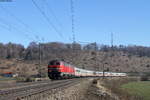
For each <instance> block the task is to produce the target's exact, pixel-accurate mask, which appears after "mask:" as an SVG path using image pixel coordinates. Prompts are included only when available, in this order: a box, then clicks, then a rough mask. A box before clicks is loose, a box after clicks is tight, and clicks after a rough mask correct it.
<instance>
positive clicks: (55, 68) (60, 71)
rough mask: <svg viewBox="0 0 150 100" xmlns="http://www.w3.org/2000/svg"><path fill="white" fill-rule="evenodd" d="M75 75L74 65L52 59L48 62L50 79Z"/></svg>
mask: <svg viewBox="0 0 150 100" xmlns="http://www.w3.org/2000/svg"><path fill="white" fill-rule="evenodd" d="M74 75H75V70H74V67H73V66H71V65H70V64H67V63H65V62H63V61H59V60H52V61H50V62H49V64H48V77H49V78H50V79H62V78H72V77H74Z"/></svg>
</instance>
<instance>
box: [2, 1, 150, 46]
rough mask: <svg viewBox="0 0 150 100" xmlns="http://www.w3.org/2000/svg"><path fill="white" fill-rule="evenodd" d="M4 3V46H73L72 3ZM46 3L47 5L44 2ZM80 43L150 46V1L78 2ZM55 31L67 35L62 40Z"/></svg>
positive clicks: (77, 18) (77, 37) (76, 10)
mask: <svg viewBox="0 0 150 100" xmlns="http://www.w3.org/2000/svg"><path fill="white" fill-rule="evenodd" d="M12 1H13V2H0V42H3V43H8V42H14V43H21V44H23V45H25V46H27V45H28V44H29V42H31V41H37V40H38V37H40V38H42V41H44V42H51V41H59V42H65V43H70V42H72V33H71V13H70V12H71V11H70V0H34V1H35V2H36V3H37V4H38V6H39V7H40V9H42V11H43V12H44V14H46V16H47V17H48V19H49V20H50V22H51V23H52V24H53V26H51V25H50V24H49V23H48V22H47V20H46V19H45V18H44V17H43V16H42V14H41V13H40V12H39V10H38V9H37V8H36V6H35V5H34V4H33V2H32V0H12ZM44 1H46V2H47V4H46V3H45V2H44ZM74 7H75V35H76V41H83V42H95V41H96V42H98V43H99V44H109V45H110V36H111V35H110V34H111V32H113V34H114V44H115V45H119V44H123V45H129V44H136V45H145V46H150V0H74ZM54 27H55V28H56V29H57V31H59V33H61V34H62V35H63V37H61V36H60V35H59V34H58V33H57V32H56V31H55V29H54Z"/></svg>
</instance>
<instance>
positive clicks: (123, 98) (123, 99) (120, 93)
mask: <svg viewBox="0 0 150 100" xmlns="http://www.w3.org/2000/svg"><path fill="white" fill-rule="evenodd" d="M130 82H135V83H136V82H138V81H137V79H136V78H112V79H109V78H108V79H107V78H106V79H104V80H102V86H104V87H106V88H107V89H108V90H110V91H111V93H113V94H116V96H117V97H118V98H119V100H143V97H142V96H141V95H137V94H130V93H128V92H127V91H125V90H124V89H123V88H122V86H123V85H124V84H128V83H130ZM133 91H134V90H133ZM149 100H150V99H149Z"/></svg>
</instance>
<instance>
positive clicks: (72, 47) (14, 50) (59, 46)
mask: <svg viewBox="0 0 150 100" xmlns="http://www.w3.org/2000/svg"><path fill="white" fill-rule="evenodd" d="M39 51H40V52H41V53H40V54H41V57H42V59H51V58H52V57H53V58H62V57H63V56H65V55H63V54H66V53H67V54H68V55H69V54H73V53H75V52H80V53H81V52H84V51H104V52H109V51H122V52H125V53H128V54H129V55H137V56H139V57H143V56H147V57H150V47H144V46H136V45H130V46H124V45H119V46H113V47H111V46H108V45H98V44H96V43H90V44H86V45H81V44H79V43H73V44H65V43H60V42H50V43H41V44H37V43H36V42H31V43H30V44H29V46H28V47H27V48H25V47H24V46H23V45H21V44H15V43H8V44H3V43H0V58H4V59H5V58H6V59H11V58H18V59H23V60H38V59H39Z"/></svg>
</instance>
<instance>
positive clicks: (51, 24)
mask: <svg viewBox="0 0 150 100" xmlns="http://www.w3.org/2000/svg"><path fill="white" fill-rule="evenodd" d="M32 2H33V4H34V5H35V7H36V8H37V9H38V11H39V12H40V13H41V14H42V15H43V17H44V18H45V19H46V21H47V22H48V24H49V27H50V28H51V27H52V28H53V29H54V30H55V31H56V33H57V34H58V35H59V36H60V37H62V38H63V35H62V33H61V32H60V31H59V30H57V28H56V27H55V25H54V24H53V23H52V22H51V21H50V20H49V18H48V17H47V15H46V14H45V13H44V12H43V10H42V9H41V8H40V7H39V6H38V4H37V3H36V2H35V1H34V0H32Z"/></svg>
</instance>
